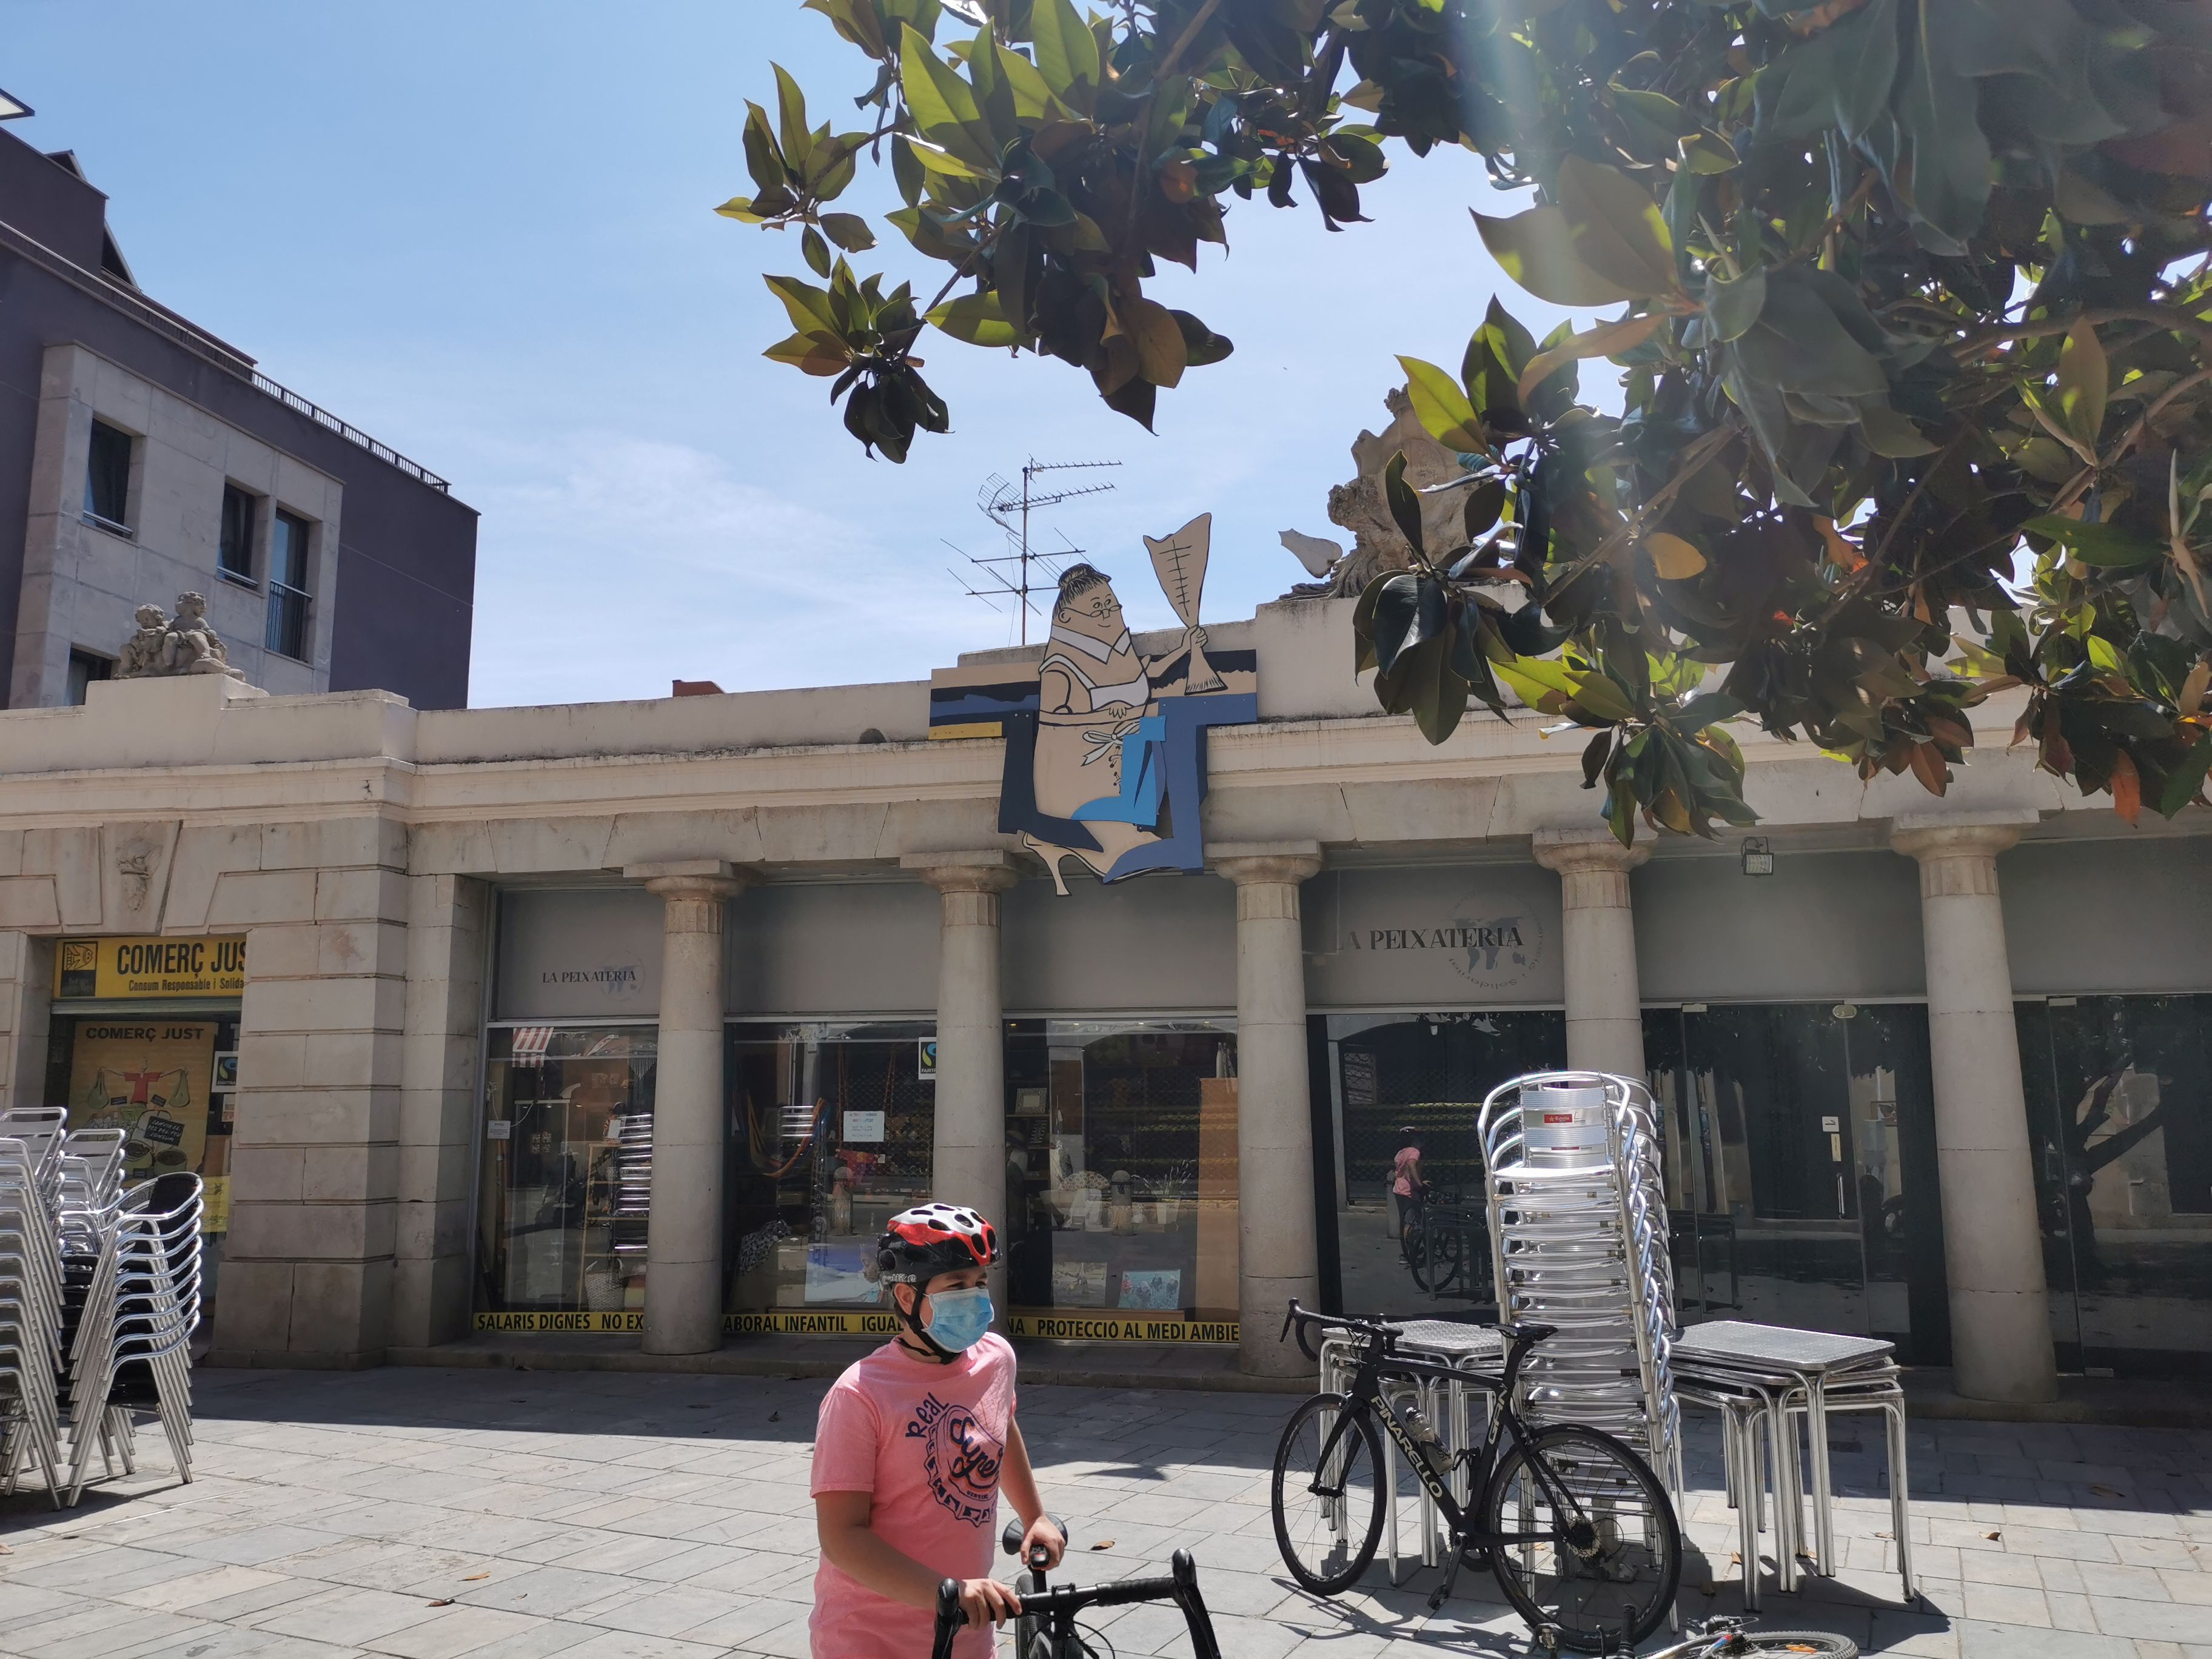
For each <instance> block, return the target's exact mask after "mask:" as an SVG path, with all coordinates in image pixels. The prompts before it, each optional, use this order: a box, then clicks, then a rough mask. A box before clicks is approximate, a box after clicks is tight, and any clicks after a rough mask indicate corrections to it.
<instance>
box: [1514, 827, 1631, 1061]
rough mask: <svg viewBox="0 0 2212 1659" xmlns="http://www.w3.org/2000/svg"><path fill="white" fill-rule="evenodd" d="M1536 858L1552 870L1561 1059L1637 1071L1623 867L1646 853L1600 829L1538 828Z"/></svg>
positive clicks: (1626, 869) (1628, 913)
mask: <svg viewBox="0 0 2212 1659" xmlns="http://www.w3.org/2000/svg"><path fill="white" fill-rule="evenodd" d="M1532 850H1533V851H1534V854H1535V856H1536V862H1537V863H1539V864H1541V865H1542V866H1544V867H1545V868H1546V869H1547V870H1556V871H1558V872H1559V898H1560V910H1561V917H1560V933H1562V935H1563V937H1562V939H1560V942H1559V957H1560V964H1561V968H1562V969H1563V974H1564V977H1565V981H1566V1002H1567V1066H1568V1068H1569V1069H1570V1070H1572V1071H1577V1072H1611V1073H1614V1074H1615V1075H1616V1076H1620V1077H1629V1078H1635V1079H1638V1080H1639V1081H1640V1080H1641V1079H1643V1077H1644V1005H1643V1002H1642V1000H1641V999H1640V997H1639V996H1638V991H1637V984H1636V913H1635V912H1634V911H1633V910H1632V909H1631V908H1629V902H1628V872H1630V871H1631V870H1633V869H1634V868H1635V867H1636V866H1638V865H1639V864H1641V863H1643V862H1644V860H1645V859H1647V858H1649V857H1650V855H1651V849H1650V848H1649V847H1647V846H1637V847H1633V848H1629V847H1623V846H1622V845H1621V844H1620V842H1618V841H1616V840H1614V839H1613V836H1611V835H1609V834H1607V832H1606V831H1604V830H1602V829H1600V830H1595V831H1593V830H1586V829H1539V830H1538V831H1536V834H1535V836H1534V848H1533V849H1532Z"/></svg>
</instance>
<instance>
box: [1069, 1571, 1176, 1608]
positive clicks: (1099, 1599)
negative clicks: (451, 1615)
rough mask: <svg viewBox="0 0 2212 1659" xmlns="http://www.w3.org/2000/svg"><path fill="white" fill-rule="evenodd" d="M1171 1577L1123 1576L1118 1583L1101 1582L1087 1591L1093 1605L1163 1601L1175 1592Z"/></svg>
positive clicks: (1104, 1605) (1116, 1605) (1110, 1605)
mask: <svg viewBox="0 0 2212 1659" xmlns="http://www.w3.org/2000/svg"><path fill="white" fill-rule="evenodd" d="M1175 1593H1176V1581H1175V1580H1174V1579H1172V1578H1124V1579H1122V1580H1121V1581H1120V1582H1119V1583H1112V1584H1101V1585H1100V1586H1099V1587H1098V1588H1097V1589H1095V1590H1091V1591H1090V1592H1088V1593H1087V1598H1086V1599H1088V1600H1089V1601H1090V1603H1091V1606H1093V1607H1120V1606H1121V1605H1122V1604H1123V1603H1124V1602H1127V1601H1164V1600H1166V1599H1167V1598H1168V1597H1170V1596H1172V1595H1174V1594H1175Z"/></svg>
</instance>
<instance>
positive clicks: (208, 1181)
mask: <svg viewBox="0 0 2212 1659" xmlns="http://www.w3.org/2000/svg"><path fill="white" fill-rule="evenodd" d="M200 1184H201V1192H200V1231H202V1232H204V1233H227V1232H228V1231H230V1177H229V1176H204V1177H203V1178H202V1180H201V1183H200Z"/></svg>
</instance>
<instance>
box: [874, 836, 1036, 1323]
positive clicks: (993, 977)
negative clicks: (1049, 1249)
mask: <svg viewBox="0 0 2212 1659" xmlns="http://www.w3.org/2000/svg"><path fill="white" fill-rule="evenodd" d="M899 866H900V867H901V868H902V869H905V870H910V871H912V872H914V873H915V874H916V875H918V876H920V877H921V878H922V879H923V880H924V881H926V882H927V883H928V884H930V885H931V886H932V887H934V888H935V889H936V890H938V893H939V896H940V899H939V902H940V905H941V907H942V908H941V909H940V912H939V920H938V933H937V1085H936V1089H937V1101H936V1126H937V1127H936V1136H935V1142H934V1145H933V1148H932V1156H933V1160H934V1162H933V1169H932V1171H931V1175H930V1192H931V1193H932V1194H933V1195H934V1196H935V1197H937V1198H940V1199H942V1200H945V1202H946V1203H948V1204H966V1205H969V1206H973V1207H974V1208H975V1209H978V1210H981V1212H983V1213H984V1214H985V1215H987V1216H988V1217H989V1218H991V1220H992V1222H993V1224H994V1225H996V1226H997V1227H998V1228H999V1230H1000V1235H1001V1237H1011V1236H1012V1229H1011V1227H1010V1225H1009V1218H1008V1217H1007V1215H1006V1016H1005V1010H1004V1008H1003V1006H1001V1003H1000V989H999V987H1000V980H999V895H1000V894H1001V893H1003V892H1005V891H1006V890H1007V889H1008V888H1009V887H1012V885H1013V884H1015V882H1017V881H1018V880H1019V879H1020V878H1021V876H1020V872H1019V871H1018V870H1017V869H1016V868H1015V866H1014V861H1013V859H1012V856H1011V855H1010V854H1006V853H1004V852H1001V851H999V850H998V849H996V848H990V849H987V850H983V851H978V852H967V853H908V854H906V856H905V857H903V858H902V859H901V860H899ZM991 1293H992V1300H993V1301H994V1303H995V1304H998V1305H999V1306H1000V1308H1004V1306H1005V1305H1006V1264H1005V1263H1004V1262H1001V1263H1000V1265H999V1267H997V1268H996V1269H995V1270H994V1272H993V1273H992V1275H991Z"/></svg>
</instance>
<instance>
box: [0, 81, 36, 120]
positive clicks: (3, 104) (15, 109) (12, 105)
mask: <svg viewBox="0 0 2212 1659" xmlns="http://www.w3.org/2000/svg"><path fill="white" fill-rule="evenodd" d="M37 113H38V111H36V110H34V109H33V108H32V107H31V106H29V105H28V104H27V103H25V102H24V101H23V100H21V99H20V98H11V97H9V95H8V94H7V92H6V91H5V90H4V89H0V121H20V120H21V119H22V118H24V117H25V116H27V115H36V114H37Z"/></svg>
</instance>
